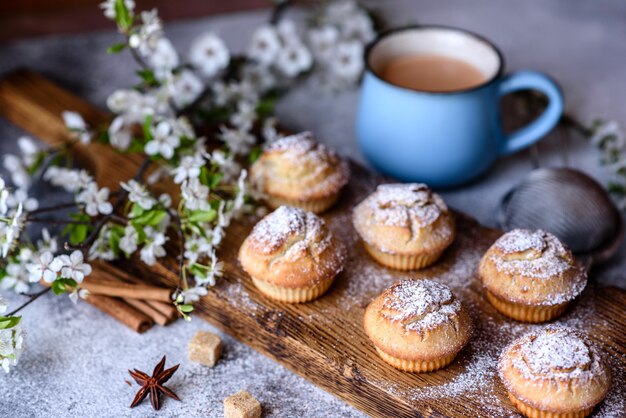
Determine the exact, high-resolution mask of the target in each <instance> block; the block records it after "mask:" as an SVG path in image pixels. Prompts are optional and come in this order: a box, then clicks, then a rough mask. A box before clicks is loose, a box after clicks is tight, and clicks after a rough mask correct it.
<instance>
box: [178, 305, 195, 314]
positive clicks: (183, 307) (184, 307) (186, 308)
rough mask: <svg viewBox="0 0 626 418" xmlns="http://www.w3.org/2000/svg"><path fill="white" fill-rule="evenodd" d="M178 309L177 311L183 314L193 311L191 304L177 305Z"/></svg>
mask: <svg viewBox="0 0 626 418" xmlns="http://www.w3.org/2000/svg"><path fill="white" fill-rule="evenodd" d="M178 309H179V310H180V311H181V312H184V313H189V312H192V311H193V305H191V304H187V305H178Z"/></svg>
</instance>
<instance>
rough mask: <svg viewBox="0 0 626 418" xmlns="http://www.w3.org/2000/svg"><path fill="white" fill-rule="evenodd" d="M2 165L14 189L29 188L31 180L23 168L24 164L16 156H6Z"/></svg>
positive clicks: (25, 168)
mask: <svg viewBox="0 0 626 418" xmlns="http://www.w3.org/2000/svg"><path fill="white" fill-rule="evenodd" d="M3 163H4V168H6V170H7V171H8V172H9V174H10V175H11V181H12V182H13V184H14V185H15V187H18V188H21V189H27V188H28V187H29V186H30V182H31V178H30V175H29V174H28V170H27V167H25V166H24V163H23V162H22V160H21V159H20V158H19V157H18V156H17V155H13V154H6V155H5V156H4V161H3Z"/></svg>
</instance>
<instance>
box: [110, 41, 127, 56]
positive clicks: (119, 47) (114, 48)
mask: <svg viewBox="0 0 626 418" xmlns="http://www.w3.org/2000/svg"><path fill="white" fill-rule="evenodd" d="M124 48H126V44H125V43H123V42H120V43H117V44H114V45H111V46H110V47H108V48H107V54H119V53H120V52H122V51H123V50H124Z"/></svg>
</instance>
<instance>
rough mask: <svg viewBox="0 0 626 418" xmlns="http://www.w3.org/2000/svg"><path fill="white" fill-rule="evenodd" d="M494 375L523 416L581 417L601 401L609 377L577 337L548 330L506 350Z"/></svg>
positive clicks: (562, 330)
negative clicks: (497, 373) (496, 374)
mask: <svg viewBox="0 0 626 418" xmlns="http://www.w3.org/2000/svg"><path fill="white" fill-rule="evenodd" d="M498 372H499V374H500V378H501V380H502V382H503V383H504V386H505V387H506V389H507V391H508V393H509V399H510V400H511V402H512V403H513V404H514V405H515V406H516V407H517V409H518V410H519V411H520V412H521V413H522V414H524V415H525V416H527V417H533V418H535V417H537V418H584V417H586V416H587V415H589V414H590V413H591V412H592V410H593V408H594V407H595V406H596V405H597V404H598V403H600V402H601V401H602V399H604V397H605V396H606V394H607V392H608V390H609V387H610V385H611V374H610V371H609V368H608V367H607V366H606V364H605V363H604V361H603V359H602V357H601V355H600V352H599V350H598V349H597V347H596V346H595V345H594V344H593V343H592V342H591V341H590V340H589V339H588V338H586V337H585V336H584V335H582V334H581V333H579V332H577V331H574V330H571V329H568V328H563V327H556V326H549V327H547V328H544V329H543V330H540V331H536V332H531V333H529V334H526V335H524V336H523V337H521V338H518V339H517V340H515V341H513V342H512V343H511V344H510V345H509V346H508V347H507V348H505V349H504V351H503V352H502V354H501V356H500V360H499V362H498Z"/></svg>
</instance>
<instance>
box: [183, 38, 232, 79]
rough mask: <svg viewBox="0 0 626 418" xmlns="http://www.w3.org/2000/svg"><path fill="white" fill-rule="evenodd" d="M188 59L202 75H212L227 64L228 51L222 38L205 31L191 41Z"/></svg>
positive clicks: (228, 59)
mask: <svg viewBox="0 0 626 418" xmlns="http://www.w3.org/2000/svg"><path fill="white" fill-rule="evenodd" d="M189 61H190V62H191V64H192V65H193V66H194V67H195V68H197V69H198V70H199V71H200V73H201V74H202V75H204V76H205V77H213V76H214V75H216V74H217V73H218V72H219V71H221V70H223V69H224V68H226V67H227V66H228V63H229V61H230V53H229V52H228V48H227V47H226V44H224V41H222V39H220V38H219V37H218V36H216V35H214V34H212V33H205V34H204V35H201V36H199V37H198V38H196V39H195V40H194V41H193V42H192V44H191V48H190V51H189Z"/></svg>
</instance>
